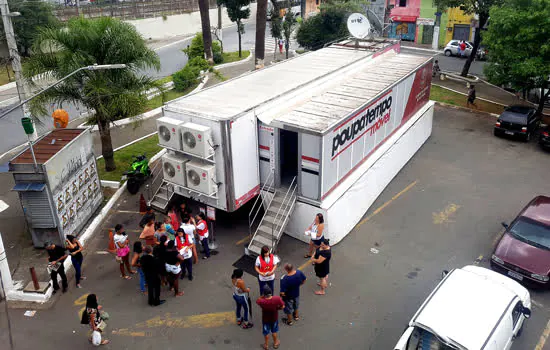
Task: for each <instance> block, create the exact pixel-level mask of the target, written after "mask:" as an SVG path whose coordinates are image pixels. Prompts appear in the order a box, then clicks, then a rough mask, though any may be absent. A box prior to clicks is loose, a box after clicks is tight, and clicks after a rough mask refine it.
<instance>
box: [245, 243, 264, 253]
mask: <svg viewBox="0 0 550 350" xmlns="http://www.w3.org/2000/svg"><path fill="white" fill-rule="evenodd" d="M248 250H250V251H251V252H253V253H255V254H256V255H260V252H261V251H262V248H261V247H258V246H257V245H253V244H252V243H250V245H249V246H248Z"/></svg>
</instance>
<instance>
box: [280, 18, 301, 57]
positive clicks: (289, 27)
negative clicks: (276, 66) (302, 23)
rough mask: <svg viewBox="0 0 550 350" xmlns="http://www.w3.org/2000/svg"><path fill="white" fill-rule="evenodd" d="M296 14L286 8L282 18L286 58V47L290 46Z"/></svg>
mask: <svg viewBox="0 0 550 350" xmlns="http://www.w3.org/2000/svg"><path fill="white" fill-rule="evenodd" d="M297 23H298V22H297V21H296V15H294V13H293V12H292V11H291V10H290V8H289V9H287V10H286V13H285V17H284V20H283V35H284V37H285V53H286V58H288V48H289V46H290V36H291V35H292V32H293V31H294V28H295V27H296V24H297Z"/></svg>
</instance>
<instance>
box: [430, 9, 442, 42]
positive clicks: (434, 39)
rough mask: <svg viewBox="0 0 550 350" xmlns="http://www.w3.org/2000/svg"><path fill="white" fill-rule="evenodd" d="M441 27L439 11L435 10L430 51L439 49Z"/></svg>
mask: <svg viewBox="0 0 550 350" xmlns="http://www.w3.org/2000/svg"><path fill="white" fill-rule="evenodd" d="M440 25H441V11H440V10H439V9H437V12H436V13H435V23H434V32H433V37H432V49H433V50H437V49H439V26H440Z"/></svg>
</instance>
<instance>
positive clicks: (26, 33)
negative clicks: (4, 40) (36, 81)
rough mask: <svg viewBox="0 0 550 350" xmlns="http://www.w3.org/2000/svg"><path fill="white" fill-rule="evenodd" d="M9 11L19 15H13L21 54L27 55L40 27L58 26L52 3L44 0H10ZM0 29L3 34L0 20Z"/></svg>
mask: <svg viewBox="0 0 550 350" xmlns="http://www.w3.org/2000/svg"><path fill="white" fill-rule="evenodd" d="M9 6H10V11H11V12H19V13H21V16H17V17H13V18H12V21H13V28H14V32H15V39H16V41H17V46H18V49H19V54H21V56H29V55H30V51H29V49H30V48H31V46H32V42H33V40H34V39H35V37H36V36H37V35H38V30H39V29H40V28H42V27H50V28H55V27H59V21H58V20H57V18H56V17H55V16H54V15H53V13H52V5H51V4H50V3H48V2H45V1H23V0H10V1H9ZM0 31H1V32H2V37H4V36H5V34H4V25H3V23H2V21H0Z"/></svg>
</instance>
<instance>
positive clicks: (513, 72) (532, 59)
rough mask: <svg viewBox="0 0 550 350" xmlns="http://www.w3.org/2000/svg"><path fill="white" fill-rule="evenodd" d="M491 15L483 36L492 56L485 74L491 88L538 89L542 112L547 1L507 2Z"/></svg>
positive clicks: (547, 72)
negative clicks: (492, 85) (509, 86)
mask: <svg viewBox="0 0 550 350" xmlns="http://www.w3.org/2000/svg"><path fill="white" fill-rule="evenodd" d="M490 15H491V25H490V26H489V29H488V31H487V32H486V33H485V34H484V36H483V40H484V43H485V45H487V49H488V50H489V52H490V54H491V57H490V60H489V63H488V64H487V65H486V66H485V74H486V75H487V77H488V78H489V80H490V81H491V82H492V83H494V84H498V85H504V84H511V85H512V86H513V87H514V88H516V89H518V90H519V89H522V90H524V91H525V90H529V89H540V91H541V94H540V96H541V99H540V102H539V105H538V108H537V111H538V112H539V113H540V112H542V109H543V108H544V101H546V99H547V98H548V97H549V96H550V84H549V79H550V46H549V45H548V33H550V21H549V18H550V0H508V1H506V2H505V4H504V6H502V7H493V8H492V9H491V11H490ZM543 43H547V44H546V45H544V44H543ZM545 89H548V90H547V91H546V92H545Z"/></svg>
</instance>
